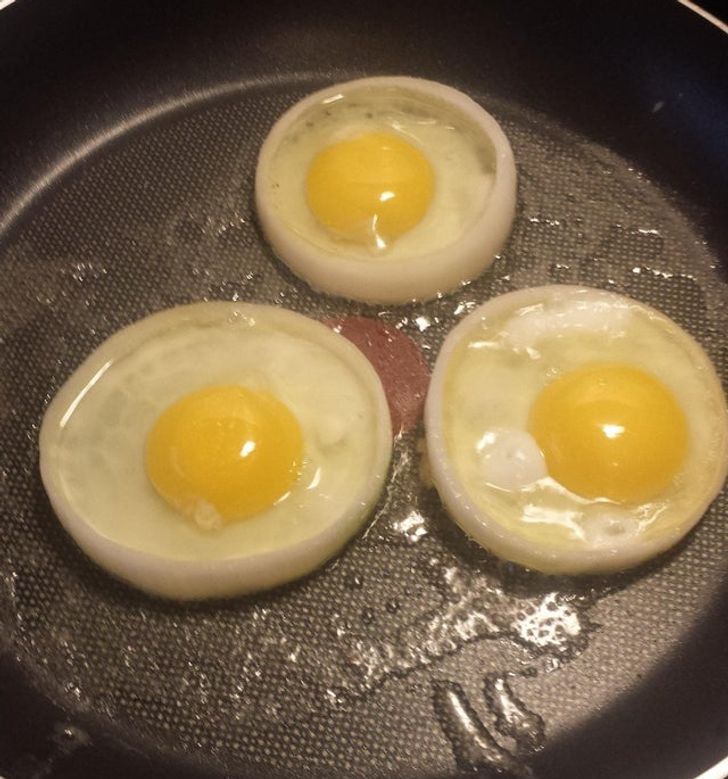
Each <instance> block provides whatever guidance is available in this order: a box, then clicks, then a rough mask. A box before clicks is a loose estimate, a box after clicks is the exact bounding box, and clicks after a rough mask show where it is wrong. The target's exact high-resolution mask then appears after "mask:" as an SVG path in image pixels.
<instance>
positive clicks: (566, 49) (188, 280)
mask: <svg viewBox="0 0 728 779" xmlns="http://www.w3.org/2000/svg"><path fill="white" fill-rule="evenodd" d="M0 5H4V4H2V3H0ZM726 40H727V39H726V37H725V34H724V33H723V32H721V31H720V30H719V29H718V28H717V27H715V26H714V25H712V24H711V23H709V22H708V21H706V20H705V19H703V18H701V17H700V16H698V15H697V14H696V13H694V12H693V11H692V10H689V9H687V8H685V7H683V6H681V5H679V4H677V3H670V2H663V3H659V4H657V3H655V4H639V3H622V2H609V3H589V2H583V3H558V2H555V3H547V4H526V3H507V2H503V3H498V2H480V3H475V2H473V3H439V4H424V3H418V4H414V3H404V2H403V3H379V2H369V3H359V4H356V5H354V4H351V5H350V6H344V5H342V4H341V3H331V4H328V5H327V4H326V3H325V2H319V1H318V0H316V1H314V2H308V3H305V4H300V5H299V4H294V3H290V4H289V3H285V2H280V0H273V1H272V2H266V3H263V4H260V3H255V4H253V3H243V2H239V3H233V2H227V3H223V2H218V3H206V4H203V3H187V2H176V3H170V4H164V3H156V4H150V3H148V2H147V3H141V2H139V3H138V2H131V1H129V2H126V3H119V4H102V3H93V2H80V1H75V2H74V1H73V0H66V1H65V2H63V3H42V2H40V0H17V2H15V3H14V4H10V5H9V6H8V7H6V8H5V9H4V10H2V11H0V68H1V69H2V78H0V105H1V106H2V114H1V118H0V127H2V143H0V300H2V308H1V309H0V499H1V500H2V506H3V508H2V515H1V516H0V538H2V544H0V626H2V631H3V632H2V634H1V636H0V775H2V776H4V777H8V779H26V778H27V779H29V778H30V777H48V776H53V777H101V776H103V777H116V776H119V777H125V778H126V779H132V778H141V777H159V776H175V777H216V776H223V775H225V776H236V777H266V776H271V777H273V776H276V777H277V776H294V777H301V776H312V777H319V776H321V777H324V776H337V777H344V776H346V777H349V776H362V777H375V776H376V777H405V776H412V777H455V776H466V775H473V774H475V775H479V776H484V777H490V776H518V775H524V776H525V775H534V776H536V777H538V778H539V779H570V778H572V777H573V778H574V779H584V778H585V777H589V779H600V778H603V779H606V778H607V777H609V778H610V779H652V778H653V777H654V778H655V779H656V778H657V777H659V779H693V777H696V776H698V774H700V773H701V772H703V771H705V770H707V769H708V768H709V767H711V766H713V765H716V764H718V762H719V761H721V760H722V758H723V757H724V756H725V755H726V754H728V649H727V647H728V627H727V625H728V598H727V597H726V595H727V594H728V575H727V571H728V566H727V563H728V558H727V556H726V551H725V550H726V548H727V546H726V544H727V542H728V534H727V532H726V529H725V526H726V525H725V523H726V519H728V502H727V501H726V496H725V494H724V495H723V496H722V497H721V498H719V499H718V501H716V504H715V505H714V507H713V508H712V509H711V511H710V512H709V513H708V514H707V515H706V517H705V518H704V520H703V522H702V523H701V524H700V525H699V526H698V528H697V529H696V530H695V531H694V532H693V533H692V534H690V536H689V537H688V538H687V539H686V540H685V541H684V542H683V543H682V544H680V545H679V547H678V548H677V549H675V550H673V551H672V552H670V553H668V554H667V555H665V556H664V557H663V558H661V559H659V560H656V561H654V562H652V563H650V564H648V565H647V566H644V567H643V568H641V569H639V570H637V571H634V572H630V573H628V574H623V575H619V576H615V577H609V578H604V579H601V578H600V579H593V580H592V579H590V580H572V579H566V578H553V577H544V576H539V575H536V574H532V573H529V572H527V571H523V570H521V569H518V568H517V567H514V566H508V565H504V564H502V563H499V562H498V561H496V560H494V559H493V558H491V557H490V556H489V555H488V554H487V553H485V552H483V551H482V550H480V549H477V548H474V547H473V546H472V545H471V544H468V542H467V541H466V540H465V539H464V538H463V537H462V534H460V533H459V531H457V530H456V529H455V528H454V526H453V525H452V524H451V523H450V522H449V521H448V520H447V519H446V517H445V516H444V514H443V513H442V510H441V509H440V507H439V504H438V502H437V500H436V498H435V497H434V496H433V495H432V494H431V493H428V492H427V491H426V490H424V489H422V488H421V487H420V486H419V484H418V481H417V476H416V473H415V471H416V463H415V462H414V460H413V458H412V457H408V454H409V455H411V454H412V452H414V451H415V447H416V436H410V437H409V438H405V439H404V440H403V441H402V442H400V444H399V445H398V446H399V448H398V455H397V458H398V459H397V463H398V465H399V469H398V470H397V473H396V475H395V477H394V482H393V483H394V484H395V485H396V486H395V488H394V489H393V490H392V494H391V496H390V497H389V498H387V500H386V501H385V502H384V503H383V504H382V505H381V506H380V509H379V511H378V513H377V516H376V521H375V523H374V524H373V525H372V527H371V528H370V529H369V531H368V532H367V533H366V534H364V535H363V536H362V537H360V538H359V539H357V540H355V541H354V542H353V543H352V544H351V545H350V546H349V547H348V549H347V550H346V551H345V552H344V554H343V555H342V556H341V557H340V558H339V559H338V560H337V561H336V562H334V563H332V564H330V565H329V566H327V567H326V568H324V570H323V571H321V572H319V573H317V574H315V575H314V576H312V577H309V579H307V580H306V581H304V582H300V583H298V584H296V585H292V586H290V587H287V588H284V589H282V590H278V591H276V592H273V593H268V594H266V595H264V596H259V597H254V598H246V599H237V600H233V601H231V602H228V603H212V604H205V605H196V606H189V605H178V604H173V603H163V602H160V601H156V600H153V599H151V598H148V597H145V596H143V595H141V594H139V593H136V592H134V591H132V590H130V589H129V588H127V587H126V586H124V585H122V584H120V583H117V582H115V581H113V580H112V579H111V578H110V577H108V576H107V575H106V574H104V573H103V572H101V571H99V570H97V569H96V568H95V566H93V565H92V564H91V563H90V562H89V561H87V560H86V558H85V557H84V556H83V555H82V554H81V553H80V552H79V551H78V550H77V549H76V548H75V547H74V545H73V544H72V543H71V541H70V540H69V539H68V538H67V537H66V536H65V534H64V533H63V532H62V531H61V530H60V529H59V526H58V523H57V522H56V520H55V519H54V517H53V515H52V512H51V511H50V508H49V505H48V503H47V500H46V498H45V496H44V493H43V490H42V487H41V485H40V479H39V476H38V472H37V464H36V463H37V448H36V433H37V425H38V422H39V419H40V417H41V415H42V411H43V408H44V405H45V403H47V400H48V397H49V395H51V394H52V393H53V392H54V391H55V389H56V388H57V387H58V386H59V384H60V383H61V382H62V381H63V380H64V379H65V378H66V377H67V376H68V375H69V373H70V372H71V371H72V370H73V368H74V367H75V366H76V365H77V364H78V363H79V362H80V360H81V359H82V358H83V356H84V355H85V354H87V353H88V352H89V351H91V350H92V349H93V348H94V346H95V345H97V344H98V343H99V342H100V341H101V340H103V338H105V337H107V336H108V335H109V334H110V333H111V332H113V331H114V330H115V329H117V328H118V327H121V326H123V325H124V324H127V323H129V322H131V321H133V320H134V319H136V318H139V317H140V316H143V315H144V314H146V313H149V312H150V311H152V310H156V309H158V308H162V307H164V306H168V305H173V304H175V303H181V302H186V301H191V300H198V299H201V298H203V297H208V298H222V299H231V298H240V299H251V300H262V301H265V302H274V303H283V304H285V305H288V306H290V307H293V308H298V309H299V310H304V311H307V312H308V313H311V314H312V315H314V316H323V315H330V314H340V313H345V312H348V311H354V312H356V313H361V314H365V315H370V316H371V315H380V316H382V317H383V318H384V319H385V320H386V321H389V322H391V323H394V324H397V325H398V326H400V327H401V328H402V329H403V331H404V332H407V333H408V334H410V335H412V337H413V338H415V339H417V340H419V342H420V344H421V345H422V346H424V347H426V348H429V349H430V350H431V351H430V353H429V354H430V356H434V354H435V353H436V350H437V346H438V345H439V342H440V341H441V339H442V337H443V335H444V333H445V331H446V330H447V328H448V327H449V326H451V325H452V324H454V322H455V321H456V320H457V318H458V316H459V315H460V314H459V313H456V309H457V308H458V306H457V303H458V302H468V301H470V302H472V301H476V300H482V299H485V297H487V296H489V295H492V294H496V293H498V292H503V291H506V290H508V289H513V288H516V287H518V286H526V285H529V284H535V283H543V282H545V281H566V282H574V281H577V282H580V283H588V284H592V285H595V286H601V287H609V288H615V289H618V290H620V291H623V292H626V293H627V294H631V295H633V296H634V297H637V298H639V299H642V300H645V302H647V303H650V304H653V305H656V306H657V307H660V308H663V309H664V310H665V311H666V313H668V314H669V315H671V316H673V317H674V318H676V319H677V320H678V321H679V322H680V323H681V324H683V325H684V326H685V327H686V328H687V329H688V330H690V331H691V332H693V333H694V334H695V335H696V336H697V337H698V338H699V339H700V340H701V341H702V342H703V343H704V344H705V345H706V347H707V348H708V350H709V352H710V353H711V355H712V357H713V358H714V359H715V361H716V364H717V365H718V368H719V370H720V371H721V373H722V376H723V378H724V380H725V379H726V377H727V376H728V349H727V348H726V342H725V329H722V328H723V327H724V326H728V325H726V323H727V322H728V319H727V313H726V312H727V310H728V303H727V301H728V291H727V290H728V286H726V273H727V271H728V256H727V255H726V251H725V247H726V238H727V237H728V222H727V221H726V219H725V203H726V202H728V102H727V101H726V99H725V88H726V84H728V56H726ZM376 73H405V74H410V75H418V76H424V77H428V78H434V79H436V80H441V81H444V82H446V83H450V84H452V85H454V86H457V87H460V88H463V89H464V90H465V91H467V92H469V93H471V94H472V95H473V96H474V97H476V99H478V100H480V101H481V102H482V103H483V104H484V105H486V107H487V108H488V109H489V110H490V111H492V112H493V113H494V114H495V115H496V116H497V118H498V119H499V120H500V121H501V122H502V123H503V125H504V127H505V128H506V131H507V132H509V134H510V135H511V138H512V140H513V144H514V148H515V152H516V157H517V161H518V164H519V171H520V176H521V180H520V191H519V211H518V216H517V221H516V226H515V229H514V233H513V236H512V238H511V241H510V242H509V244H508V246H507V247H506V249H505V250H504V252H503V256H502V257H500V258H499V259H498V260H497V261H496V263H495V265H494V267H493V269H492V270H491V271H489V272H488V273H487V274H486V275H485V276H484V277H483V279H481V280H478V281H476V282H474V283H473V284H472V285H470V286H469V287H467V288H465V289H464V290H463V291H462V292H461V293H457V295H456V296H454V297H452V298H445V299H443V300H442V301H435V302H434V303H432V304H428V305H427V306H419V307H418V306H409V307H401V308H394V309H388V310H387V311H380V310H377V309H371V308H366V307H354V306H351V305H350V304H348V303H346V302H345V301H339V300H330V299H325V298H322V297H320V296H309V295H308V293H307V290H306V287H305V285H303V284H302V283H301V282H298V281H297V280H295V279H294V278H292V277H291V275H290V274H289V273H288V272H287V271H285V270H284V269H283V267H282V266H281V265H280V264H279V263H278V262H277V261H276V260H275V259H274V258H273V257H272V256H271V255H270V252H269V251H268V250H267V248H266V247H265V245H264V243H263V241H262V239H261V235H260V232H259V230H258V228H257V225H256V223H255V218H254V214H253V212H252V208H251V205H250V203H251V201H250V195H251V181H252V175H253V170H254V163H255V155H256V152H257V149H258V146H259V144H260V142H261V140H262V138H263V136H264V134H265V132H266V131H267V129H268V128H269V127H270V124H271V123H272V122H273V121H274V119H275V118H276V116H277V115H278V114H279V113H280V112H281V111H282V110H283V109H284V108H285V107H287V106H288V105H290V104H291V103H292V102H293V101H294V100H296V99H298V98H299V97H301V96H303V95H304V94H305V93H307V92H309V91H312V90H313V89H315V88H317V87H319V86H323V85H324V84H326V83H330V82H331V81H333V80H344V79H346V78H349V77H353V76H358V75H363V74H376ZM418 316H425V317H427V318H428V321H430V322H432V323H434V324H433V325H432V326H431V327H429V328H427V330H425V331H423V330H422V329H421V328H420V326H419V325H417V323H416V322H417V317H418ZM408 523H409V524H408ZM388 653H389V654H388ZM724 773H725V771H721V769H720V767H716V768H715V769H714V770H713V771H712V772H711V773H709V774H708V776H710V778H711V779H719V777H721V776H723V774H724Z"/></svg>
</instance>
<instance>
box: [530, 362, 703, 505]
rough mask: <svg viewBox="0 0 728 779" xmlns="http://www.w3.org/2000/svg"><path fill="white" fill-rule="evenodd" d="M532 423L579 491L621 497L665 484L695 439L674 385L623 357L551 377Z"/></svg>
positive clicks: (554, 471) (626, 499)
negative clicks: (671, 387)
mask: <svg viewBox="0 0 728 779" xmlns="http://www.w3.org/2000/svg"><path fill="white" fill-rule="evenodd" d="M530 431H531V433H532V435H533V436H534V438H535V439H536V441H537V442H538V444H539V446H540V447H541V450H542V451H543V454H544V457H545V459H546V465H547V467H548V471H549V474H550V475H551V476H552V477H553V478H554V479H556V481H558V482H560V483H561V484H562V485H563V486H564V487H566V488H568V489H569V490H571V491H572V492H575V493H576V494H577V495H581V496H583V497H586V498H608V499H610V500H613V501H616V502H619V503H634V502H641V501H645V500H649V499H651V498H654V497H655V496H656V495H657V494H659V493H660V492H661V491H662V490H663V489H665V487H667V486H668V485H669V483H670V482H671V480H672V479H673V477H674V476H675V474H676V472H677V470H678V468H679V467H680V465H681V463H682V461H683V459H684V457H685V452H686V449H687V441H688V432H687V424H686V421H685V416H684V414H683V412H682V410H681V408H680V406H679V405H678V403H677V401H676V399H675V397H674V396H673V394H672V392H670V390H669V389H668V388H667V387H666V386H665V385H664V384H662V382H660V381H659V380H658V379H656V378H655V377H654V376H651V375H650V374H648V373H645V372H644V371H641V370H639V369H637V368H634V367H632V366H630V365H625V364H620V363H596V364H590V365H586V366H584V367H582V368H578V369H576V370H574V371H571V372H569V373H566V374H564V375H562V376H560V377H559V378H557V379H555V380H554V381H552V382H551V383H550V384H548V385H547V386H546V387H545V388H544V389H543V390H542V391H541V393H540V395H539V396H538V397H537V399H536V401H535V403H534V405H533V407H532V409H531V417H530Z"/></svg>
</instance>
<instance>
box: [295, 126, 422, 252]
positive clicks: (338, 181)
mask: <svg viewBox="0 0 728 779" xmlns="http://www.w3.org/2000/svg"><path fill="white" fill-rule="evenodd" d="M433 189H434V175H433V172H432V168H431V166H430V163H429V162H428V161H427V159H426V158H425V156H424V155H423V154H422V152H420V151H419V150H418V149H416V148H415V147H414V146H412V144H410V143H407V141H405V140H402V139H401V138H399V137H398V136H396V135H393V134H391V133H367V134H366V135H360V136H358V137H356V138H351V139H349V140H345V141H340V142H339V143H335V144H333V145H331V146H328V147H327V148H325V149H323V151H321V152H319V153H318V154H317V155H316V157H315V158H314V160H313V162H312V163H311V167H310V168H309V170H308V177H307V180H306V194H307V198H308V205H309V208H310V209H311V211H312V212H313V214H314V216H315V217H316V219H317V220H318V221H319V222H320V223H321V224H322V225H324V226H325V227H327V228H328V229H329V230H331V231H332V232H333V233H334V234H336V235H337V236H339V237H341V238H345V239H347V240H349V241H353V242H356V243H358V244H366V245H371V246H374V247H376V248H380V249H382V248H384V247H385V246H386V245H387V244H389V243H390V242H391V241H393V240H395V239H396V238H398V237H399V236H401V235H403V234H404V233H406V232H407V231H408V230H410V229H412V228H413V227H414V226H415V225H416V224H417V223H418V222H419V221H420V220H421V219H422V217H423V216H424V215H425V213H426V211H427V209H428V208H429V205H430V201H431V200H432V192H433Z"/></svg>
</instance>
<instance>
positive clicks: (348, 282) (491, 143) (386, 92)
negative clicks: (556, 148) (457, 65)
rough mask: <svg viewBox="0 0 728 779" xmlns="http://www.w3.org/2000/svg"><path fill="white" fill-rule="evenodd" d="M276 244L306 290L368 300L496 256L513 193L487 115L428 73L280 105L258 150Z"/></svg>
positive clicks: (265, 224) (266, 218)
mask: <svg viewBox="0 0 728 779" xmlns="http://www.w3.org/2000/svg"><path fill="white" fill-rule="evenodd" d="M255 199H256V206H257V210H258V216H259V218H260V223H261V225H262V228H263V231H264V233H265V235H266V237H267V239H268V241H269V242H270V244H271V246H272V247H273V250H274V251H275V253H276V254H277V255H278V256H279V257H280V258H281V259H282V260H283V261H284V262H285V263H286V264H287V265H288V266H289V267H290V268H291V270H293V272H294V273H296V274H297V275H299V276H300V277H301V278H303V279H305V280H306V281H307V282H308V283H309V284H310V285H311V286H312V287H314V289H317V290H321V291H323V292H328V293H330V294H334V295H341V296H343V297H348V298H352V299H354V300H363V301H366V302H378V303H402V302H406V301H409V300H413V299H427V298H432V297H434V296H436V295H437V294H438V293H443V292H448V291H450V290H452V289H454V288H455V287H456V286H457V285H458V284H460V283H461V282H463V281H465V280H468V279H472V278H474V277H475V276H477V275H479V274H480V273H481V272H482V271H483V270H484V269H485V268H486V267H487V266H488V265H490V263H491V262H492V261H493V258H494V256H495V254H496V253H497V252H498V251H499V250H500V248H501V247H502V245H503V243H504V242H505V240H506V238H507V237H508V234H509V232H510V229H511V224H512V222H513V216H514V212H515V202H516V168H515V163H514V160H513V153H512V151H511V147H510V144H509V143H508V139H507V138H506V136H505V134H504V133H503V131H502V130H501V128H500V126H499V125H498V123H497V122H496V120H495V119H494V118H493V117H492V116H491V115H490V114H488V113H487V112H486V111H485V110H484V109H483V108H481V107H480V106H479V105H478V104H477V103H475V102H474V101H473V100H471V99H470V98H469V97H468V96H467V95H465V94H463V93H462V92H459V91H457V90H455V89H452V88H451V87H447V86H444V85H443V84H438V83H436V82H433V81H426V80H423V79H416V78H407V77H380V78H367V79H360V80H357V81H350V82H347V83H344V84H335V85H333V86H331V87H328V88H326V89H323V90H321V91H320V92H316V93H315V94H312V95H310V96H309V97H307V98H305V99H303V100H301V101H300V102H299V103H297V104H296V105H294V106H293V107H292V108H291V109H289V110H288V111H287V112H286V113H285V114H284V115H283V116H282V117H281V118H280V119H279V120H278V121H277V122H276V124H275V125H274V126H273V128H272V130H271V131H270V133H269V135H268V137H267V138H266V140H265V142H264V144H263V146H262V148H261V151H260V156H259V159H258V168H257V173H256V181H255Z"/></svg>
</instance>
